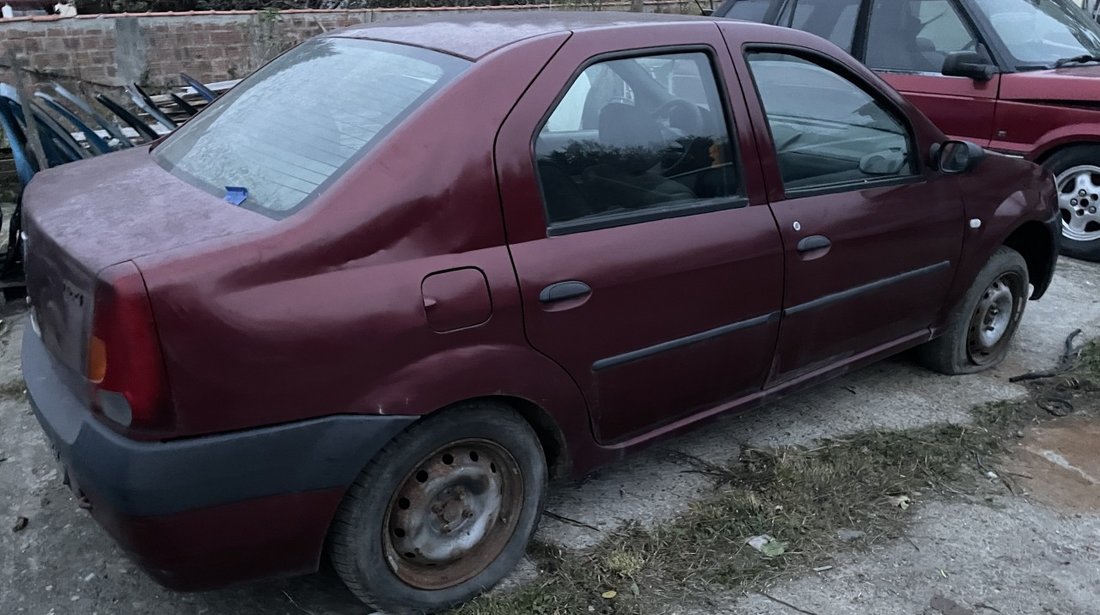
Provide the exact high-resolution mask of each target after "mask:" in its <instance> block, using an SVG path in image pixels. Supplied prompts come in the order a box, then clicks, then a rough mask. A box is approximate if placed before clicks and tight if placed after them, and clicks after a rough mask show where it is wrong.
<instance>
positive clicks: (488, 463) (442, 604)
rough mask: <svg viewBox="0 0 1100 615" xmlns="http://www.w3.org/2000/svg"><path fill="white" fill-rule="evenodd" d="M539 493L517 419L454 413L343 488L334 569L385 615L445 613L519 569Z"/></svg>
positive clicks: (411, 433)
mask: <svg viewBox="0 0 1100 615" xmlns="http://www.w3.org/2000/svg"><path fill="white" fill-rule="evenodd" d="M545 491H546V463H545V460H544V457H543V452H542V447H541V446H540V444H539V440H538V437H537V436H536V434H535V433H534V431H533V430H532V429H531V427H530V425H528V424H527V422H526V421H524V420H523V418H522V417H520V416H519V415H518V414H516V413H515V412H514V411H512V410H511V409H510V408H508V407H507V406H504V405H501V404H496V403H490V402H475V403H469V404H464V405H460V406H456V407H454V408H450V409H448V410H446V411H444V412H442V413H440V414H439V415H437V416H431V417H428V418H426V419H424V420H423V422H420V423H417V424H415V425H414V426H413V427H411V428H410V429H409V430H408V431H407V432H405V433H403V434H401V435H399V436H398V437H397V438H395V439H394V441H393V442H391V443H390V444H389V445H387V446H386V447H385V448H384V449H383V450H382V451H381V452H380V453H379V455H378V457H377V458H376V459H375V460H374V461H372V462H371V463H370V464H369V465H368V466H367V468H366V469H364V470H363V472H362V473H361V474H360V476H359V478H358V479H357V480H356V481H355V483H354V484H353V485H352V486H351V488H350V489H349V490H348V493H347V495H346V496H345V498H344V501H343V503H342V504H341V506H340V510H339V512H338V513H337V517H336V521H335V522H334V524H333V529H332V535H331V556H332V561H333V565H334V567H335V568H336V571H337V573H338V574H339V575H340V577H341V578H342V579H343V580H344V583H345V584H346V585H347V586H348V589H350V590H351V591H352V593H353V594H355V595H356V596H357V597H358V598H359V599H360V600H362V601H364V602H366V603H367V604H370V605H371V606H373V607H375V608H379V609H381V610H383V611H385V612H387V613H395V614H397V613H402V614H404V613H425V612H436V611H440V610H443V609H446V608H448V607H451V606H454V605H456V604H459V603H461V602H465V601H467V600H469V599H471V598H473V597H474V596H476V595H477V594H479V593H481V592H482V591H484V590H486V589H488V588H490V587H492V586H493V585H495V584H496V583H497V582H498V581H500V580H501V579H502V578H504V577H505V576H506V575H507V574H508V573H509V572H510V571H511V570H512V569H513V568H514V567H515V565H516V564H517V563H518V562H519V560H520V559H521V558H522V557H523V554H524V551H525V548H526V546H527V542H528V540H529V539H530V537H531V535H532V534H533V533H534V531H535V527H536V525H537V522H538V519H539V516H540V515H541V513H542V505H543V497H544V494H545Z"/></svg>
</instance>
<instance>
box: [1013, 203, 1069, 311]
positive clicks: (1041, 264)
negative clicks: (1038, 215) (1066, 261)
mask: <svg viewBox="0 0 1100 615" xmlns="http://www.w3.org/2000/svg"><path fill="white" fill-rule="evenodd" d="M1054 241H1055V238H1053V237H1051V235H1050V229H1049V227H1048V225H1047V224H1044V223H1043V222H1038V221H1035V220H1032V221H1029V222H1025V223H1023V224H1021V225H1020V226H1018V227H1016V229H1015V230H1013V231H1012V232H1011V233H1009V235H1008V237H1005V240H1004V242H1003V244H1002V245H1004V246H1006V247H1009V248H1012V249H1013V250H1015V251H1017V252H1019V253H1020V256H1023V257H1024V262H1026V263H1027V274H1028V278H1030V281H1031V284H1032V286H1033V287H1034V291H1033V292H1032V293H1031V298H1032V299H1038V298H1040V297H1042V296H1043V293H1045V292H1046V289H1047V287H1048V286H1050V279H1051V277H1052V276H1053V273H1054V263H1055V260H1056V259H1057V247H1056V245H1055V244H1054Z"/></svg>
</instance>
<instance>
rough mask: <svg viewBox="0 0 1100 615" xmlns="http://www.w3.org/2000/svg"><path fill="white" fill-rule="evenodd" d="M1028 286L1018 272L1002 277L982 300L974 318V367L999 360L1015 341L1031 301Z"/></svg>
mask: <svg viewBox="0 0 1100 615" xmlns="http://www.w3.org/2000/svg"><path fill="white" fill-rule="evenodd" d="M1026 293H1027V283H1026V282H1024V281H1023V280H1022V279H1020V275H1019V274H1018V273H1016V272H1015V271H1007V272H1005V273H1003V274H1001V275H1000V276H998V277H997V278H996V279H995V280H993V282H992V283H990V284H989V286H987V287H986V289H985V292H983V293H982V295H981V297H980V298H979V299H978V304H977V306H975V308H974V314H973V315H972V316H971V317H970V326H969V327H968V331H967V337H966V351H967V355H968V357H969V358H970V361H971V362H973V363H974V365H979V366H985V365H988V364H989V363H991V362H993V361H995V360H999V356H1000V355H1001V353H1000V349H1001V347H1002V346H1003V345H1005V344H1007V343H1008V341H1009V338H1010V337H1011V334H1010V331H1012V330H1014V329H1015V326H1016V324H1017V322H1018V320H1019V316H1020V314H1021V313H1023V310H1024V308H1023V305H1024V302H1025V301H1027V296H1026Z"/></svg>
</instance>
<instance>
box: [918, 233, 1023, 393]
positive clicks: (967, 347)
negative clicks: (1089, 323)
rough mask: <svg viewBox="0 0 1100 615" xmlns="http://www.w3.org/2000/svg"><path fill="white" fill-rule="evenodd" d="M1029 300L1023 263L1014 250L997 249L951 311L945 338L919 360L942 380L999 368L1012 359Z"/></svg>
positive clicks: (928, 346) (929, 345) (930, 344)
mask: <svg viewBox="0 0 1100 615" xmlns="http://www.w3.org/2000/svg"><path fill="white" fill-rule="evenodd" d="M1027 294H1028V272H1027V262H1026V261H1025V260H1024V257H1022V256H1020V253H1019V252H1017V251H1015V250H1013V249H1012V248H1008V247H1005V246H1002V247H1000V248H998V249H997V251H996V252H994V253H993V256H992V257H991V258H990V259H989V261H988V262H987V263H986V264H985V266H984V267H982V269H981V271H979V272H978V275H977V276H975V277H974V281H973V282H972V283H971V285H970V289H969V290H967V291H966V294H965V295H964V296H963V297H962V300H961V301H959V303H958V304H957V305H956V306H955V308H954V309H953V310H952V311H951V315H950V316H949V317H948V320H947V323H946V326H945V327H944V330H943V332H942V333H941V334H940V336H939V337H937V338H936V339H934V340H932V341H930V342H928V343H926V344H924V345H923V346H921V347H920V348H919V349H918V353H919V356H920V357H921V359H922V360H923V361H924V363H925V364H926V365H927V366H928V367H930V368H932V369H934V370H936V371H938V372H940V373H943V374H971V373H974V372H978V371H981V370H983V369H989V368H990V367H993V366H994V365H997V364H998V363H1000V362H1001V361H1002V360H1003V359H1004V358H1005V355H1006V354H1008V349H1009V346H1010V345H1011V342H1012V337H1013V335H1015V334H1016V329H1017V327H1019V325H1020V319H1021V318H1022V317H1023V314H1024V306H1025V305H1026V304H1027Z"/></svg>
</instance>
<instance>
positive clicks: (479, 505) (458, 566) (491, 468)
mask: <svg viewBox="0 0 1100 615" xmlns="http://www.w3.org/2000/svg"><path fill="white" fill-rule="evenodd" d="M522 505H523V485H522V484H521V479H520V469H519V466H518V464H517V463H516V460H515V459H514V458H513V457H512V455H511V454H509V453H508V451H507V450H505V449H504V448H503V447H502V446H500V445H498V444H496V443H494V442H490V441H488V440H480V439H472V440H462V441H459V442H455V443H453V444H449V445H447V446H445V447H443V448H441V449H439V450H436V451H435V452H433V453H432V454H431V455H428V456H427V457H425V458H424V459H423V460H422V461H421V462H420V463H419V464H417V466H416V468H415V469H414V470H413V471H412V472H409V474H408V475H407V476H406V477H405V480H404V482H403V484H402V485H401V487H400V488H398V490H397V492H396V493H394V496H393V498H391V499H390V504H389V509H388V511H387V513H386V523H385V526H384V527H383V542H384V544H385V546H386V560H387V562H389V565H390V568H391V569H392V570H393V572H394V574H396V575H397V576H398V577H399V578H400V579H401V580H402V581H404V582H406V583H408V584H409V585H411V586H413V587H416V588H419V589H427V590H435V589H443V588H445V587H451V586H453V585H457V584H459V583H462V582H463V581H468V580H469V579H471V578H473V577H474V576H475V575H477V574H478V573H480V572H481V571H482V570H484V569H485V567H486V566H488V565H489V564H490V563H491V562H493V561H494V560H495V559H496V558H497V556H499V555H500V552H501V550H503V549H504V546H505V545H506V544H507V543H508V539H509V538H511V537H512V534H513V532H515V529H516V523H517V522H518V521H519V514H518V513H519V510H520V507H521V506H522Z"/></svg>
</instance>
